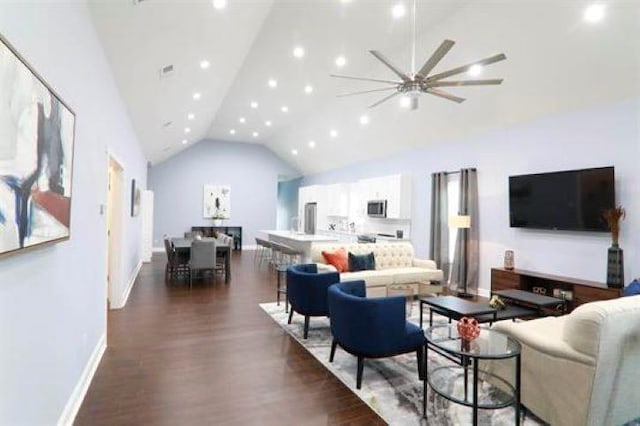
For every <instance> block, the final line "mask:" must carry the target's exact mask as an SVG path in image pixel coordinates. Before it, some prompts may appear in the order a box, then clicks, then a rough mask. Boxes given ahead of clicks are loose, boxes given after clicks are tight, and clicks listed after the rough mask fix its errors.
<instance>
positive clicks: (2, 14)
mask: <svg viewBox="0 0 640 426" xmlns="http://www.w3.org/2000/svg"><path fill="white" fill-rule="evenodd" d="M0 32H1V33H2V34H3V36H4V37H6V38H7V39H8V41H9V42H10V43H11V44H13V45H14V47H15V48H16V49H17V50H18V52H20V54H21V55H22V56H23V57H24V58H25V59H26V60H27V61H28V62H29V63H30V64H31V65H32V66H33V67H34V69H35V70H36V71H37V72H38V73H39V74H40V75H42V76H43V78H44V79H45V80H46V81H47V82H48V83H49V84H50V85H51V86H52V87H53V88H54V89H55V90H56V91H57V92H58V93H59V94H60V96H61V97H62V98H63V99H64V100H65V101H66V103H67V104H69V105H70V106H71V108H73V110H74V111H75V113H76V139H75V152H74V171H73V188H72V196H73V200H72V210H71V239H70V240H69V241H66V242H63V243H59V244H56V245H53V246H50V247H47V248H42V249H38V250H34V251H32V252H29V253H21V254H18V255H15V256H12V257H7V258H2V259H0V348H1V349H0V424H3V425H4V424H6V425H16V424H20V425H51V424H55V423H56V422H57V421H58V420H59V419H60V418H61V415H62V414H63V411H64V410H65V406H67V404H68V403H69V400H70V398H71V397H72V395H74V396H75V395H77V393H76V394H74V391H75V392H77V391H78V390H77V389H75V387H76V385H77V384H78V382H79V379H80V378H81V375H82V374H83V371H84V370H85V367H86V366H87V363H88V362H89V360H90V358H91V356H92V354H94V353H95V354H100V353H101V352H100V349H101V345H103V344H104V338H105V327H106V315H105V313H106V286H105V277H106V237H105V217H104V216H102V215H101V214H100V205H101V204H105V203H106V194H107V193H106V189H107V149H109V150H110V152H112V153H113V154H114V155H115V156H116V157H117V158H118V159H119V161H120V162H121V163H122V165H123V167H124V169H125V170H124V178H125V186H127V187H128V185H130V182H131V179H132V178H135V179H136V181H137V182H139V183H140V186H141V187H142V188H144V187H145V186H146V163H145V159H144V156H143V154H142V152H141V150H140V148H139V144H138V141H137V140H136V137H135V135H134V133H133V130H132V127H131V125H130V123H129V120H128V118H127V115H126V112H125V108H124V105H123V103H122V101H121V99H120V96H119V94H118V92H117V90H116V86H115V83H114V81H113V78H112V75H111V72H110V69H109V66H108V63H107V61H106V59H105V56H104V54H103V51H102V47H101V45H100V44H99V42H98V39H97V37H96V33H95V31H94V28H93V25H92V23H91V21H90V16H89V13H88V10H87V7H86V5H85V3H84V2H80V1H75V2H65V3H58V2H32V3H27V2H2V3H0ZM125 192H127V193H125V194H124V200H123V205H124V206H127V207H128V206H129V198H128V197H129V194H128V191H125ZM123 215H124V217H123V227H124V242H123V245H122V247H121V253H122V256H123V259H122V271H121V274H120V275H121V277H120V278H121V280H122V281H123V282H124V283H127V282H129V280H130V277H131V276H132V274H133V273H134V272H135V270H136V268H137V265H138V264H139V262H140V218H139V217H138V218H131V217H129V215H128V212H124V213H123ZM125 292H126V288H124V286H123V288H121V289H120V291H119V293H120V294H124V293H125ZM72 412H73V410H67V411H66V412H65V414H69V413H71V414H72Z"/></svg>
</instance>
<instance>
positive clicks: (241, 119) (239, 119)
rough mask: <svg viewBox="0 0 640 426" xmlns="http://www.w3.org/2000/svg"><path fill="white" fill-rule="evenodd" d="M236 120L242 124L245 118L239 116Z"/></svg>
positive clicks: (245, 120)
mask: <svg viewBox="0 0 640 426" xmlns="http://www.w3.org/2000/svg"><path fill="white" fill-rule="evenodd" d="M238 121H239V122H241V123H242V124H244V123H246V122H247V119H246V118H244V117H240V118H238Z"/></svg>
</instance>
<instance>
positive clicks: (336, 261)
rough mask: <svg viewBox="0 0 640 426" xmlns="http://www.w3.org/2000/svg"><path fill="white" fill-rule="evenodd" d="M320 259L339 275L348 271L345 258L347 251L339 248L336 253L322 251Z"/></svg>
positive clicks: (347, 260) (347, 263) (347, 261)
mask: <svg viewBox="0 0 640 426" xmlns="http://www.w3.org/2000/svg"><path fill="white" fill-rule="evenodd" d="M322 257H324V260H325V262H327V263H328V264H330V265H333V266H334V267H335V268H336V269H337V270H338V272H339V273H342V272H347V271H348V270H349V258H348V257H347V251H346V250H345V249H344V248H342V247H341V248H339V249H338V250H336V251H333V252H331V251H323V252H322Z"/></svg>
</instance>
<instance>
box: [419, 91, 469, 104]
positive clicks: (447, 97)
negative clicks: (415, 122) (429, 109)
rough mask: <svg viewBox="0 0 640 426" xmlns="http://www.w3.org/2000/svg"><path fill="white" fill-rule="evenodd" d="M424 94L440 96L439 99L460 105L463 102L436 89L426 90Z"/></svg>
mask: <svg viewBox="0 0 640 426" xmlns="http://www.w3.org/2000/svg"><path fill="white" fill-rule="evenodd" d="M426 93H431V94H432V95H436V96H440V97H441V98H445V99H448V100H450V101H453V102H457V103H462V102H464V101H465V99H464V98H459V97H457V96H454V95H452V94H451V93H447V92H445V91H442V90H438V89H427V90H426Z"/></svg>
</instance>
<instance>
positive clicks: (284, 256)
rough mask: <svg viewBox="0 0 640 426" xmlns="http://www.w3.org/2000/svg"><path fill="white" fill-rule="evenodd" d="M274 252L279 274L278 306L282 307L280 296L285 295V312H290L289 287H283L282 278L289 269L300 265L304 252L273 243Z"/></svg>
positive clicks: (277, 288) (276, 268) (275, 267)
mask: <svg viewBox="0 0 640 426" xmlns="http://www.w3.org/2000/svg"><path fill="white" fill-rule="evenodd" d="M271 244H272V250H274V251H275V253H276V254H275V263H274V269H275V270H276V274H277V287H276V305H277V306H280V295H281V294H283V295H284V302H285V304H284V311H285V312H289V298H288V297H287V285H286V282H285V283H284V287H283V286H282V276H283V275H284V274H286V272H287V268H289V266H291V265H295V264H297V263H300V260H301V259H302V255H303V252H302V251H301V250H298V249H294V248H293V247H289V246H287V245H284V244H279V243H273V242H272V243H271Z"/></svg>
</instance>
